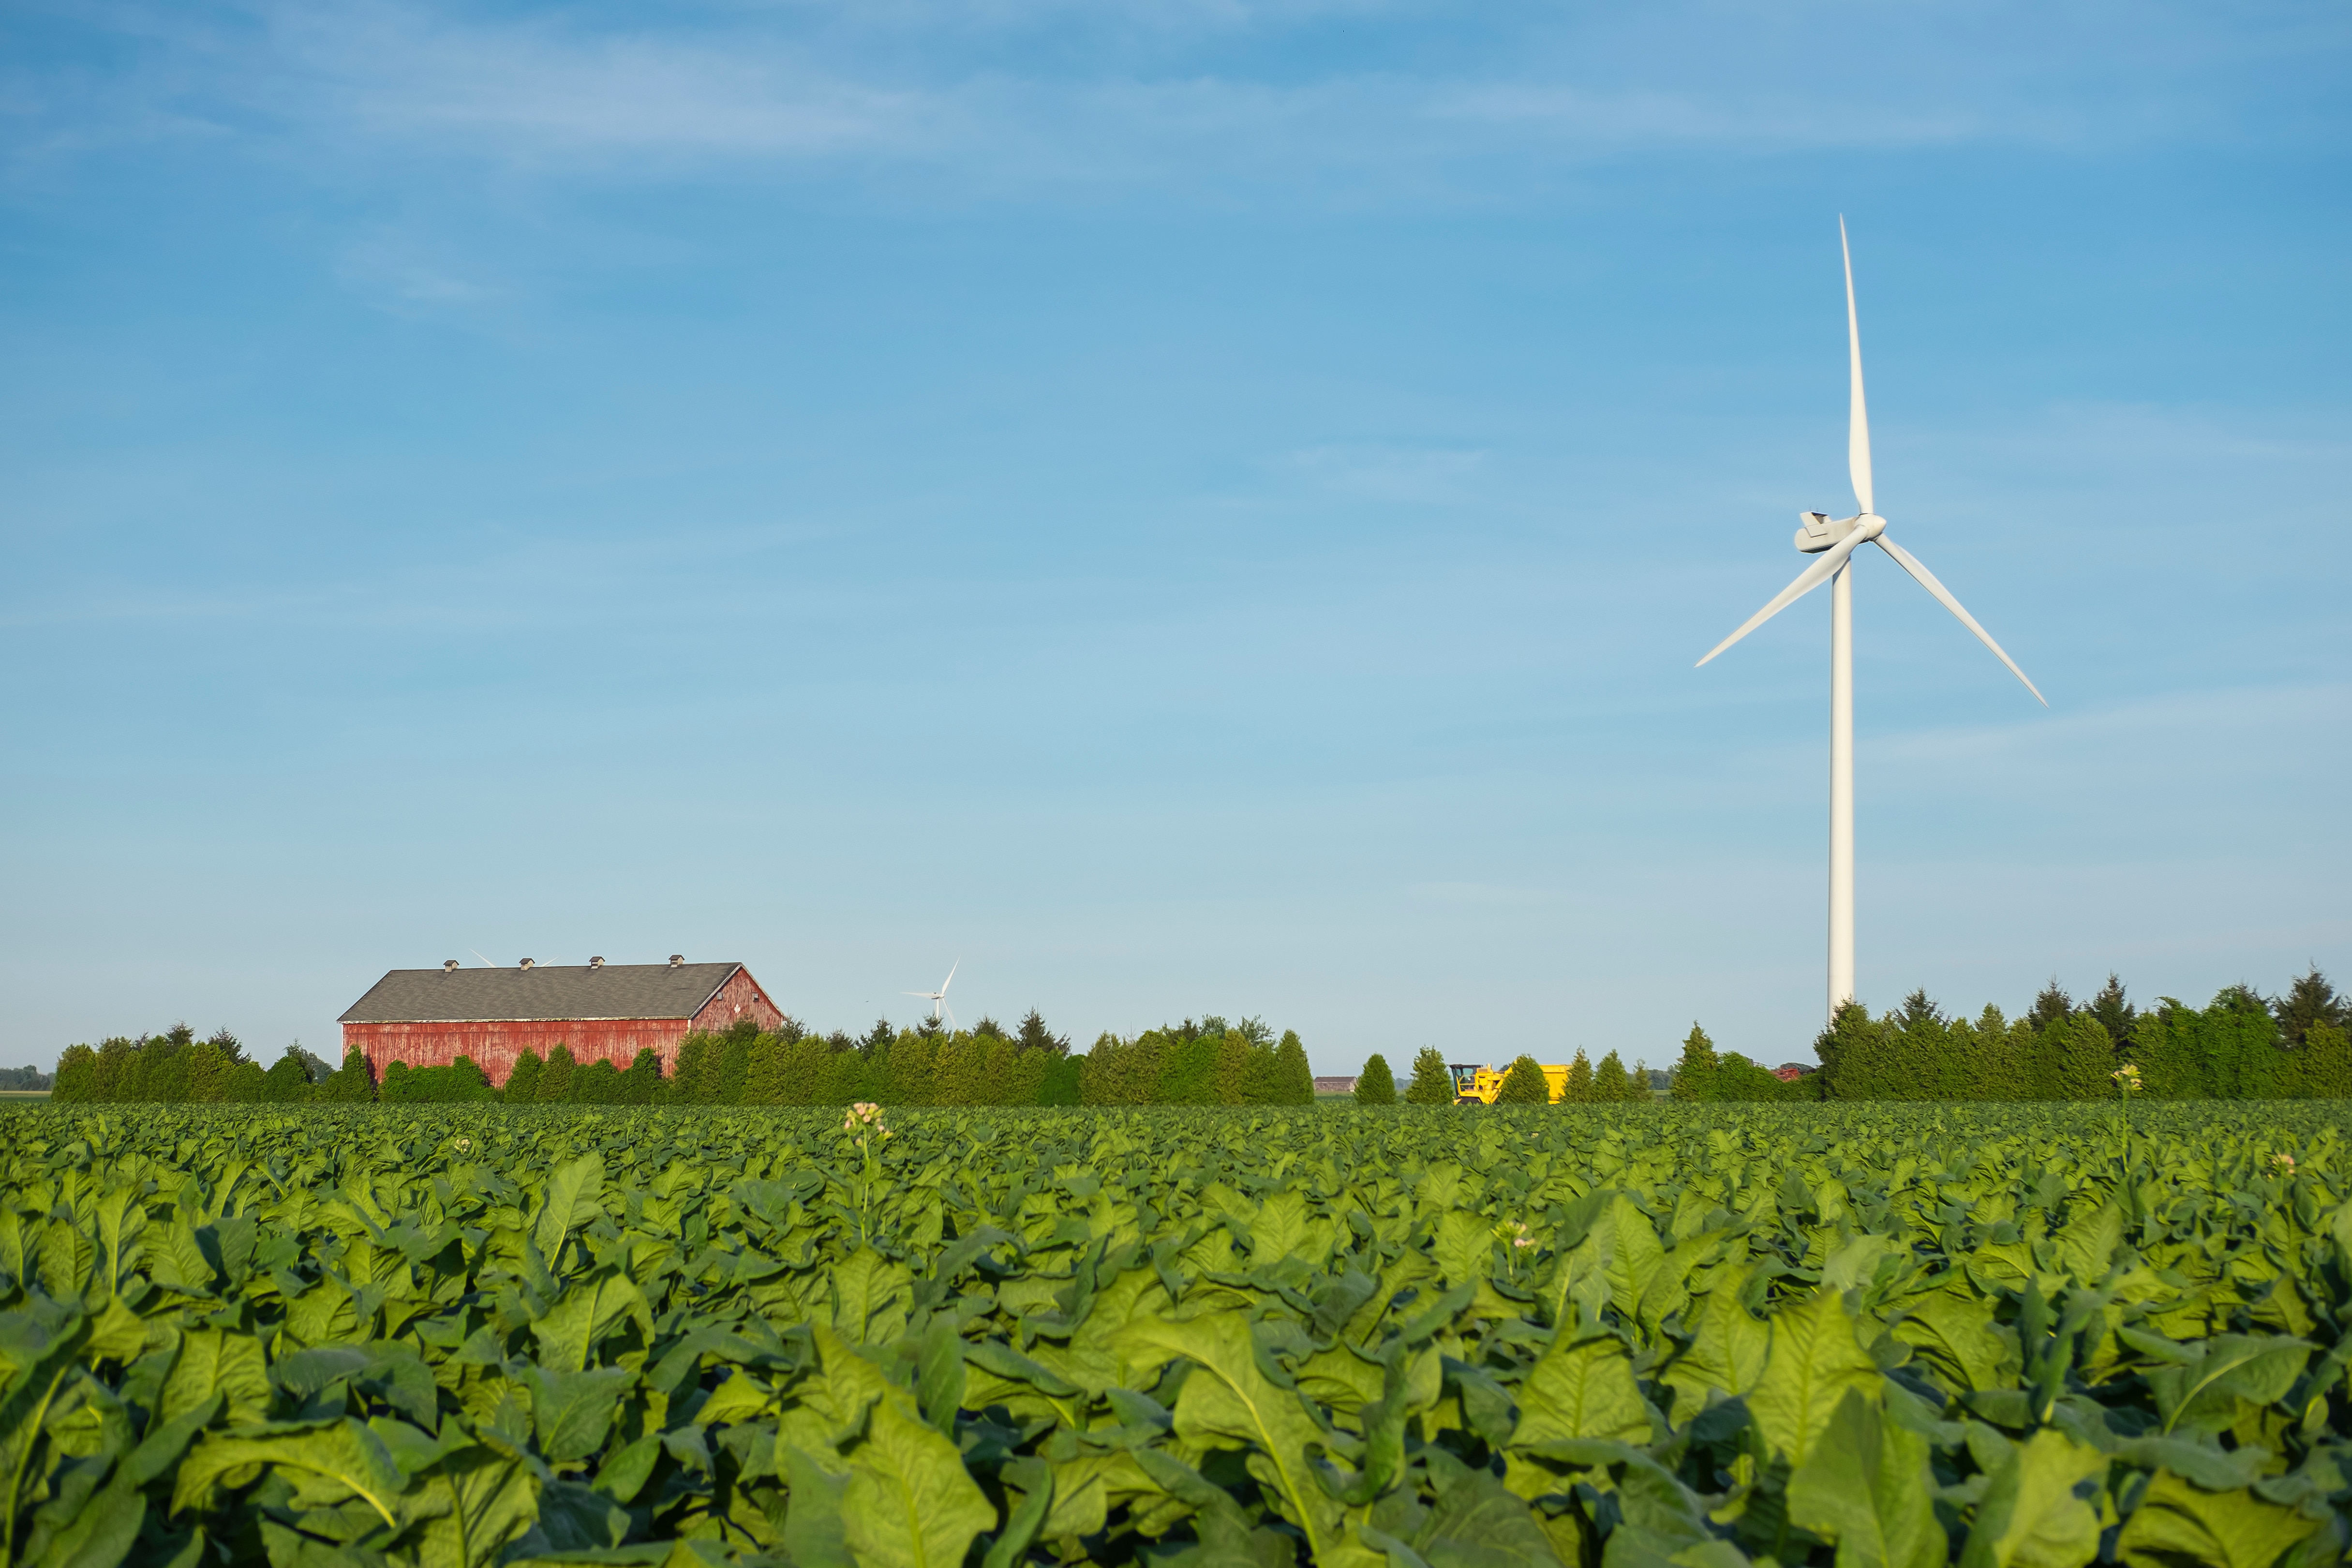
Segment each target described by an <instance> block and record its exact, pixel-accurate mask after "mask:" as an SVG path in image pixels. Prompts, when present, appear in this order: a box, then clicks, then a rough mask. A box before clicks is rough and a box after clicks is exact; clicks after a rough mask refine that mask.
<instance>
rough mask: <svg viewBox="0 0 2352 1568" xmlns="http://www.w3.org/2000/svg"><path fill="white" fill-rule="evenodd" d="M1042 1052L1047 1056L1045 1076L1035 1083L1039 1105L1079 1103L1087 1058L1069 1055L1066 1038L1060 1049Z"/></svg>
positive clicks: (1083, 1087) (1083, 1086)
mask: <svg viewBox="0 0 2352 1568" xmlns="http://www.w3.org/2000/svg"><path fill="white" fill-rule="evenodd" d="M1031 1016H1033V1017H1034V1016H1035V1015H1034V1014H1032V1015H1031ZM1044 1054H1045V1055H1046V1056H1047V1061H1046V1065H1045V1077H1044V1079H1043V1080H1042V1081H1040V1082H1039V1084H1038V1085H1037V1103H1038V1104H1040V1105H1076V1104H1078V1103H1080V1100H1079V1097H1080V1095H1081V1094H1082V1093H1083V1092H1084V1091H1085V1087H1086V1085H1085V1079H1086V1062H1087V1058H1084V1057H1074V1056H1072V1055H1070V1054H1069V1042H1068V1041H1067V1040H1064V1041H1063V1042H1062V1048H1061V1049H1060V1050H1058V1051H1054V1052H1050V1053H1044Z"/></svg>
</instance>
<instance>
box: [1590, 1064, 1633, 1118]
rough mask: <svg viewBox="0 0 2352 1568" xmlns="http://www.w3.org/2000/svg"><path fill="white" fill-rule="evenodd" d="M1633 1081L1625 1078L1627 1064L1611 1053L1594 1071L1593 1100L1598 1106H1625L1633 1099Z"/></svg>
mask: <svg viewBox="0 0 2352 1568" xmlns="http://www.w3.org/2000/svg"><path fill="white" fill-rule="evenodd" d="M1633 1094H1634V1090H1633V1079H1629V1078H1627V1077H1626V1076H1625V1064H1624V1063H1623V1062H1622V1061H1621V1060H1620V1059H1618V1056H1617V1053H1616V1052H1615V1051H1611V1052H1610V1053H1609V1054H1608V1055H1607V1056H1605V1057H1602V1058H1601V1065H1600V1066H1598V1067H1596V1068H1593V1069H1592V1100H1593V1103H1594V1104H1596V1105H1623V1104H1624V1103H1626V1102H1627V1101H1628V1100H1632V1099H1633Z"/></svg>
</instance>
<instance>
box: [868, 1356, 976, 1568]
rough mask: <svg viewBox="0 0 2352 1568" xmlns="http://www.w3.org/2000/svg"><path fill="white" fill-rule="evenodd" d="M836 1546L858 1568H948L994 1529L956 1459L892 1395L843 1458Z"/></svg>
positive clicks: (906, 1400)
mask: <svg viewBox="0 0 2352 1568" xmlns="http://www.w3.org/2000/svg"><path fill="white" fill-rule="evenodd" d="M841 1516H842V1521H843V1526H844V1539H845V1542H846V1543H847V1545H848V1548H849V1550H850V1552H851V1553H852V1554H853V1555H855V1556H856V1559H857V1562H858V1563H859V1565H860V1568H956V1565H957V1564H960V1563H962V1562H963V1558H964V1552H966V1551H967V1550H968V1549H969V1548H970V1547H971V1542H972V1539H973V1537H975V1536H977V1535H978V1534H979V1533H980V1532H981V1531H983V1530H987V1529H989V1528H991V1527H992V1526H993V1525H994V1524H995V1523H996V1510H994V1509H993V1508H992V1507H990V1506H989V1502H988V1499H987V1498H986V1497H985V1496H984V1495H982V1492H981V1489H980V1488H979V1486H978V1485H977V1484H975V1483H974V1482H973V1480H972V1479H971V1476H969V1475H967V1474H965V1472H964V1468H963V1460H962V1458H961V1456H960V1455H959V1454H958V1453H957V1451H956V1446H955V1445H954V1444H953V1443H952V1442H950V1440H949V1439H948V1438H947V1437H946V1436H942V1435H941V1434H940V1433H939V1432H938V1431H936V1430H934V1429H933V1428H932V1427H930V1426H927V1425H926V1424H925V1423H924V1421H923V1419H922V1417H921V1415H920V1414H919V1412H917V1411H916V1409H915V1408H914V1401H913V1400H912V1399H911V1398H910V1397H908V1395H907V1394H903V1393H900V1392H899V1391H898V1390H897V1389H893V1390H891V1391H890V1392H889V1393H888V1394H886V1395H885V1396H884V1397H883V1399H882V1400H881V1402H880V1403H879V1404H877V1405H875V1407H874V1414H873V1418H872V1420H871V1421H870V1422H869V1423H868V1425H867V1427H866V1440H865V1441H864V1442H862V1443H860V1444H858V1445H857V1447H856V1448H854V1449H852V1450H851V1451H850V1454H849V1486H848V1489H847V1490H846V1492H845V1494H844V1496H843V1498H842V1504H841Z"/></svg>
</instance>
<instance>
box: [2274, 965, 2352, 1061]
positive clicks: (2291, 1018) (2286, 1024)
mask: <svg viewBox="0 0 2352 1568" xmlns="http://www.w3.org/2000/svg"><path fill="white" fill-rule="evenodd" d="M2271 1011H2272V1013H2273V1015H2274V1016H2276V1017H2277V1019H2278V1026H2279V1034H2280V1035H2281V1036H2282V1037H2284V1039H2285V1040H2286V1043H2287V1044H2288V1045H2289V1046H2291V1047H2299V1046H2301V1045H2302V1044H2303V1043H2304V1040H2305V1037H2306V1036H2307V1035H2308V1034H2309V1033H2310V1031H2311V1029H2312V1026H2314V1025H2317V1024H2325V1025H2326V1026H2329V1027H2330V1028H2332V1029H2335V1030H2336V1032H2337V1033H2339V1034H2342V1033H2345V1032H2347V1031H2352V1002H2347V1000H2346V999H2345V998H2344V997H2341V996H2338V995H2337V994H2336V987H2335V986H2333V985H2330V984H2328V983H2327V977H2326V975H2324V974H2322V973H2319V965H2317V964H2313V965H2312V966H2311V970H2310V973H2306V974H2303V975H2300V976H2298V977H2297V978H2296V979H2295V980H2294V983H2293V984H2290V985H2289V986H2288V987H2287V991H2286V994H2285V995H2284V996H2281V997H2279V998H2277V999H2276V1000H2274V1001H2273V1002H2272V1003H2271Z"/></svg>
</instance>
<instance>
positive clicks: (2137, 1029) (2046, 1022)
mask: <svg viewBox="0 0 2352 1568" xmlns="http://www.w3.org/2000/svg"><path fill="white" fill-rule="evenodd" d="M1813 1050H1814V1054H1815V1055H1816V1056H1818V1057H1819V1058H1821V1068H1820V1070H1819V1071H1817V1072H1812V1073H1808V1074H1806V1075H1805V1076H1804V1077H1802V1078H1800V1079H1795V1080H1794V1081H1789V1082H1784V1081H1781V1080H1780V1079H1777V1078H1775V1077H1774V1075H1773V1074H1771V1073H1770V1072H1769V1071H1767V1070H1766V1069H1764V1068H1761V1067H1759V1066H1758V1065H1757V1064H1755V1063H1752V1062H1749V1061H1748V1060H1747V1059H1746V1058H1742V1057H1740V1056H1739V1055H1738V1054H1737V1053H1736V1052H1723V1053H1717V1050H1716V1048H1715V1045H1714V1042H1713V1041H1711V1040H1710V1039H1708V1037H1707V1035H1706V1030H1705V1029H1703V1028H1701V1027H1699V1026H1697V1025H1696V1024H1694V1025H1692V1026H1691V1032H1690V1035H1689V1037H1687V1038H1686V1039H1685V1041H1684V1043H1683V1054H1682V1059H1681V1060H1680V1061H1679V1062H1677V1063H1676V1064H1675V1070H1674V1084H1673V1090H1672V1092H1673V1095H1674V1098H1675V1099H1676V1100H2110V1099H2114V1098H2115V1097H2116V1095H2117V1094H2119V1093H2120V1092H2121V1090H2120V1089H2119V1088H2118V1086H2117V1084H2116V1072H2117V1071H2118V1070H2119V1069H2121V1068H2123V1067H2125V1066H2126V1064H2128V1065H2131V1066H2133V1067H2136V1068H2138V1070H2139V1076H2140V1083H2141V1088H2140V1089H2139V1090H2138V1091H2137V1092H2139V1093H2140V1094H2143V1095H2145V1096H2148V1097H2151V1098H2154V1099H2158V1100H2345V1099H2352V1005H2347V1001H2346V999H2345V998H2344V997H2342V996H2339V995H2337V994H2336V989H2335V987H2334V986H2333V985H2331V984H2329V983H2328V981H2327V979H2326V976H2325V975H2323V974H2321V973H2319V971H2318V969H2317V968H2316V967H2315V968H2313V969H2312V970H2311V971H2310V972H2309V973H2305V974H2304V975H2302V976H2300V977H2299V978H2297V979H2296V980H2294V982H2293V983H2292V984H2290V985H2289V986H2288V988H2287V989H2286V991H2285V992H2284V994H2281V995H2278V996H2276V997H2270V998H2265V997H2263V996H2262V995H2261V994H2258V993H2257V992H2255V991H2254V990H2253V989H2252V987H2250V986H2247V985H2243V984H2239V985H2231V986H2226V987H2224V988H2223V989H2222V990H2221V992H2220V993H2219V994H2216V995H2215V996H2214V998H2213V999H2212V1000H2211V1001H2210V1002H2209V1003H2207V1004H2206V1005H2204V1006H2202V1007H2196V1006H2192V1005H2189V1004H2188V1003H2185V1002H2182V1001H2180V1000H2179V998H2177V997H2172V996H2166V997H2162V998H2160V999H2159V1000H2158V1004H2157V1005H2155V1006H2154V1007H2150V1008H2147V1009H2145V1010H2143V1009H2141V1008H2139V1007H2137V1006H2135V1005H2133V1004H2132V1002H2131V1000H2130V999H2129V997H2128V996H2127V995H2126V993H2125V989H2124V985H2123V983H2122V981H2121V980H2120V979H2118V978H2117V977H2116V976H2115V975H2112V974H2111V975H2109V976H2108V977H2107V983H2106V984H2105V987H2103V988H2102V989H2101V990H2100V991H2099V993H2098V994H2096V995H2095V996H2093V997H2092V998H2091V999H2090V1000H2088V1001H2086V1002H2079V1003H2078V1002H2076V1001H2074V999H2073V998H2072V997H2071V996H2069V995H2068V994H2066V992H2065V991H2064V989H2063V988H2062V987H2061V986H2060V985H2059V984H2057V982H2056V981H2054V980H2053V981H2052V982H2051V984H2049V985H2048V986H2046V987H2044V988H2043V990H2042V994H2040V995H2039V996H2036V997H2035V998H2034V1000H2033V1005H2032V1008H2031V1009H2029V1010H2028V1011H2027V1012H2026V1014H2025V1015H2024V1016H2022V1017H2019V1018H2014V1019H2012V1018H2010V1017H2007V1016H2004V1015H2003V1014H2002V1012H2001V1010H2000V1008H1999V1007H1997V1006H1990V1005H1988V1006H1987V1007H1986V1008H1985V1009H1984V1010H1983V1011H1982V1012H1980V1013H1979V1014H1978V1015H1977V1016H1975V1017H1973V1018H1970V1017H1966V1016H1958V1017H1954V1016H1947V1015H1946V1014H1945V1013H1944V1012H1943V1011H1942V1010H1941V1009H1940V1008H1939V1007H1937V1005H1936V1004H1935V1003H1934V1002H1933V1001H1932V1000H1930V999H1929V997H1928V996H1927V993H1926V992H1925V991H1915V992H1913V993H1912V994H1910V995H1909V996H1908V997H1906V999H1905V1000H1904V1003H1903V1005H1902V1006H1901V1007H1899V1008H1896V1009H1895V1011H1893V1012H1890V1013H1886V1014H1884V1015H1881V1016H1872V1015H1871V1013H1870V1011H1869V1009H1868V1008H1866V1007H1864V1006H1863V1005H1861V1004H1859V1003H1853V1002H1849V1003H1847V1004H1846V1005H1844V1006H1843V1007H1841V1008H1840V1009H1838V1012H1837V1016H1835V1017H1834V1018H1832V1020H1831V1021H1830V1023H1829V1025H1828V1026H1827V1027H1825V1028H1824V1029H1823V1030H1822V1033H1821V1036H1820V1037H1819V1038H1817V1039H1816V1040H1815V1041H1814V1042H1813Z"/></svg>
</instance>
